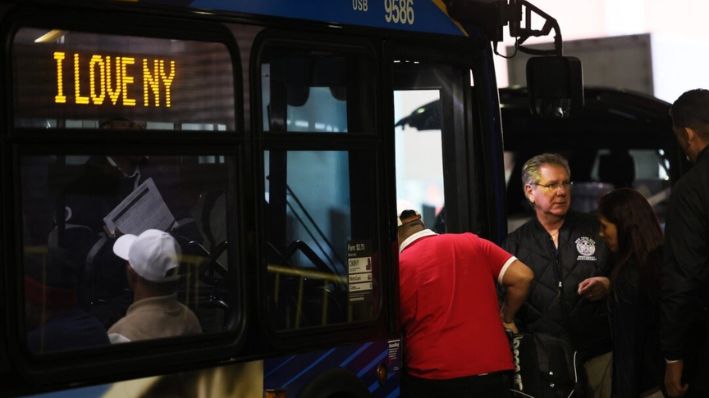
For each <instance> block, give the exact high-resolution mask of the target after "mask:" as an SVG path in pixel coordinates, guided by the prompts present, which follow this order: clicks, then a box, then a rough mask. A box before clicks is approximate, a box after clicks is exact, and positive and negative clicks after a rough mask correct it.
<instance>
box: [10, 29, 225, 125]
mask: <svg viewBox="0 0 709 398" xmlns="http://www.w3.org/2000/svg"><path fill="white" fill-rule="evenodd" d="M50 32H59V33H55V34H53V35H50V36H51V37H52V41H50V42H45V41H42V40H41V38H42V37H46V36H47V35H48V34H47V30H46V29H34V28H31V29H30V28H26V29H21V30H20V31H19V32H18V34H17V36H16V37H15V41H14V43H13V53H12V54H13V66H14V68H13V73H14V75H13V94H14V104H15V108H14V109H15V111H14V116H15V126H16V127H46V128H53V127H58V128H60V127H62V126H66V125H67V121H76V120H79V121H88V123H87V125H88V126H96V125H98V124H99V123H101V122H102V121H104V120H110V119H116V118H120V119H128V120H131V121H135V122H138V123H142V124H145V123H150V122H153V123H155V124H159V125H160V126H162V127H161V128H167V129H174V130H180V129H182V126H184V125H186V124H189V125H190V126H192V127H191V129H195V128H194V126H198V127H197V128H196V129H198V130H199V129H200V128H199V126H206V127H204V128H203V129H207V130H208V129H213V130H227V131H228V130H234V128H235V127H234V126H235V123H234V89H233V87H234V83H233V71H232V61H231V58H230V55H229V52H228V50H227V49H226V47H225V46H224V45H223V44H221V43H209V42H197V41H184V40H168V39H155V38H145V37H133V36H118V35H100V34H93V33H83V32H70V31H57V30H52V31H50ZM74 124H75V123H74ZM215 126H218V127H219V128H217V127H215Z"/></svg>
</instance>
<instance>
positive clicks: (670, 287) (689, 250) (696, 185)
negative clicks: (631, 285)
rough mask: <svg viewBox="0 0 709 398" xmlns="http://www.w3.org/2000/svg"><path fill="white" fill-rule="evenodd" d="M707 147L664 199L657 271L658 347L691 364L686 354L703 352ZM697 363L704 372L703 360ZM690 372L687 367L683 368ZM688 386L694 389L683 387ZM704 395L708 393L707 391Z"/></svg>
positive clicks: (707, 301)
mask: <svg viewBox="0 0 709 398" xmlns="http://www.w3.org/2000/svg"><path fill="white" fill-rule="evenodd" d="M707 286H709V147H707V148H704V150H703V151H702V152H701V153H700V154H699V155H698V157H697V162H696V164H695V165H694V166H693V167H692V168H691V169H690V170H689V172H687V174H685V175H684V176H683V177H682V179H680V180H679V182H677V184H676V185H675V187H674V188H673V192H672V196H671V198H670V206H669V211H668V216H667V226H666V229H665V260H664V262H663V269H662V299H661V305H660V311H661V312H660V316H661V344H662V351H663V353H664V355H665V358H667V359H684V360H685V361H686V360H690V362H691V360H692V359H693V358H692V355H690V353H697V352H700V351H701V350H702V349H703V347H704V349H705V352H709V348H708V346H709V341H707V340H708V337H707V336H708V334H709V330H707V329H706V325H707V318H709V317H708V315H707V306H708V305H709V288H707ZM694 359H698V364H699V365H701V367H702V368H704V369H707V370H706V371H705V374H704V375H703V376H699V380H701V381H702V382H703V383H704V384H705V385H709V380H707V378H706V377H705V376H706V375H709V365H707V364H708V362H707V361H709V354H704V357H703V358H694ZM689 366H690V367H691V363H690V364H689ZM689 384H690V391H692V387H691V386H693V385H694V386H697V383H694V384H693V383H692V381H689ZM706 391H709V386H707V388H706Z"/></svg>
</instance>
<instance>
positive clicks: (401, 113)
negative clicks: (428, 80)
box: [394, 90, 445, 232]
mask: <svg viewBox="0 0 709 398" xmlns="http://www.w3.org/2000/svg"><path fill="white" fill-rule="evenodd" d="M439 98H440V92H439V91H438V90H395V91H394V119H395V120H401V119H403V118H404V117H405V116H408V115H409V114H412V115H416V114H417V113H416V111H417V110H418V109H422V112H421V113H418V114H419V115H422V114H423V113H425V111H423V109H426V110H430V112H429V114H428V115H426V116H427V117H429V118H433V117H434V116H432V114H437V115H438V118H440V109H438V108H431V107H430V106H429V108H425V105H427V104H431V103H433V102H434V101H435V103H436V104H437V105H439V106H440V103H439V101H438V100H439ZM394 134H395V140H396V196H397V209H398V212H399V213H400V212H401V211H402V210H405V209H418V210H419V211H420V212H421V214H422V216H423V220H424V223H425V224H426V227H428V228H433V229H436V227H437V226H436V219H437V218H438V219H439V220H442V218H443V216H444V214H442V213H441V212H442V211H443V206H444V204H445V200H444V189H443V148H442V141H441V127H440V120H437V121H436V123H435V125H431V124H429V125H426V123H425V122H423V123H421V124H420V125H419V126H418V128H413V127H411V126H410V125H409V124H408V123H400V124H398V127H397V128H396V129H395V132H394ZM441 225H442V223H439V226H441ZM440 232H444V231H440Z"/></svg>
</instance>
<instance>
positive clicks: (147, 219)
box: [103, 178, 175, 236]
mask: <svg viewBox="0 0 709 398" xmlns="http://www.w3.org/2000/svg"><path fill="white" fill-rule="evenodd" d="M103 222H104V224H105V225H106V229H107V230H108V232H109V233H110V234H111V235H112V236H116V235H117V234H118V233H119V232H120V233H121V234H133V235H138V234H140V233H141V232H143V231H145V230H146V229H150V228H155V229H159V230H162V231H168V230H169V229H170V228H171V227H172V225H173V224H174V223H175V217H174V216H173V215H172V212H170V209H169V208H168V207H167V204H166V203H165V201H164V200H163V198H162V195H160V191H159V190H158V187H157V186H156V185H155V182H154V181H153V179H152V178H148V179H147V180H145V181H144V182H143V183H142V184H140V185H138V187H137V188H135V189H134V190H133V192H131V193H130V194H129V195H128V196H126V197H125V198H124V199H123V200H122V201H121V203H119V204H118V205H117V206H116V207H114V208H113V210H111V212H110V213H108V214H107V215H106V217H104V218H103Z"/></svg>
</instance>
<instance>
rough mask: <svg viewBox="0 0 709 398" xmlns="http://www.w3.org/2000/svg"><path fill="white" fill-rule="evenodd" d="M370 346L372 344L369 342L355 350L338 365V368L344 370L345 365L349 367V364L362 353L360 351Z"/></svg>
mask: <svg viewBox="0 0 709 398" xmlns="http://www.w3.org/2000/svg"><path fill="white" fill-rule="evenodd" d="M371 345H372V343H371V342H369V343H366V344H364V345H362V346H361V347H359V349H357V351H355V352H353V353H352V355H350V356H349V357H347V358H346V359H345V360H344V361H342V363H341V364H340V367H341V368H344V367H346V366H347V365H349V364H350V362H352V361H353V360H354V359H355V358H356V357H357V356H359V354H361V353H362V351H364V350H366V349H367V348H369V346H371Z"/></svg>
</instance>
